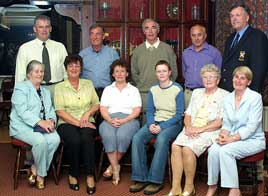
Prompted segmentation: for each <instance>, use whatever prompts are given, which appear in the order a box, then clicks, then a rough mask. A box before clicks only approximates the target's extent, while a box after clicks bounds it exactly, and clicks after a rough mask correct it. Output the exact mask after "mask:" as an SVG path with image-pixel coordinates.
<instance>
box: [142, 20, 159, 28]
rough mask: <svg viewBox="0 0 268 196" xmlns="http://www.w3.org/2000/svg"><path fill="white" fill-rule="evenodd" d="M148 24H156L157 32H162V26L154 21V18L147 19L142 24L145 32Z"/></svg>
mask: <svg viewBox="0 0 268 196" xmlns="http://www.w3.org/2000/svg"><path fill="white" fill-rule="evenodd" d="M148 22H154V23H155V26H156V28H157V30H158V31H159V30H160V25H159V23H158V22H156V21H155V20H154V19H152V18H146V19H145V20H144V21H143V23H142V30H143V31H144V30H145V25H146V23H148Z"/></svg>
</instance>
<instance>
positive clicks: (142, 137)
mask: <svg viewBox="0 0 268 196" xmlns="http://www.w3.org/2000/svg"><path fill="white" fill-rule="evenodd" d="M155 74H156V78H157V80H158V83H157V84H155V85H154V86H152V87H151V88H150V90H149V93H148V103H147V107H146V118H147V122H146V124H145V125H144V126H143V127H142V128H141V129H140V130H139V131H138V132H137V133H136V134H135V135H134V137H133V142H132V157H131V163H132V175H131V179H132V180H133V181H135V184H133V185H131V186H130V188H129V191H130V192H133V193H135V192H139V191H141V190H143V189H144V194H146V195H152V194H155V193H157V192H159V191H160V190H161V189H162V188H163V183H164V174H165V168H166V162H167V156H168V151H169V147H170V142H171V141H173V140H174V139H175V138H176V136H177V135H178V133H179V132H180V131H181V125H182V122H181V119H182V114H183V111H184V98H183V90H182V87H181V86H180V85H179V84H178V83H176V82H172V81H171V80H170V77H171V67H170V65H169V63H168V62H167V61H165V60H161V61H159V62H158V63H157V64H156V65H155ZM153 138H155V139H156V141H155V144H154V148H155V152H154V155H153V159H152V162H151V166H150V168H149V169H148V167H147V155H146V154H147V152H146V149H147V148H146V146H147V144H148V143H149V142H150V140H151V139H153Z"/></svg>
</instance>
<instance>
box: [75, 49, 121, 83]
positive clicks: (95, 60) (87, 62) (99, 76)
mask: <svg viewBox="0 0 268 196" xmlns="http://www.w3.org/2000/svg"><path fill="white" fill-rule="evenodd" d="M79 55H80V56H81V57H82V58H83V62H84V66H83V70H82V75H81V77H82V78H85V79H89V80H91V81H92V82H93V84H94V87H95V88H104V87H106V86H108V85H109V84H111V79H110V65H111V64H112V62H113V61H114V60H116V59H118V58H119V56H118V54H117V52H116V51H115V50H114V49H112V48H110V47H107V46H102V48H101V50H100V51H98V52H96V51H94V50H93V48H92V46H89V47H88V48H85V49H84V50H82V51H80V53H79Z"/></svg>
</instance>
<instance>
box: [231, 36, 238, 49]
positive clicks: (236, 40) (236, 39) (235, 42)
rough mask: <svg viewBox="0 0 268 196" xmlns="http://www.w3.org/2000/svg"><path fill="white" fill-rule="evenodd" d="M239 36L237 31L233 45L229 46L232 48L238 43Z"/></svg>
mask: <svg viewBox="0 0 268 196" xmlns="http://www.w3.org/2000/svg"><path fill="white" fill-rule="evenodd" d="M239 37H240V35H239V33H237V34H236V36H235V40H234V41H233V45H232V47H231V48H234V47H235V46H236V45H237V44H238V41H239Z"/></svg>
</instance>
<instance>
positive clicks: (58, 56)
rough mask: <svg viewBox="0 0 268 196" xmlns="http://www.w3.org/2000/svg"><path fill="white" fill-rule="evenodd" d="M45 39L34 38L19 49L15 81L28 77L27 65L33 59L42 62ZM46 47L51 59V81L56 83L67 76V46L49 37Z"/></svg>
mask: <svg viewBox="0 0 268 196" xmlns="http://www.w3.org/2000/svg"><path fill="white" fill-rule="evenodd" d="M42 44H43V41H41V40H39V39H37V38H36V39H34V40H32V41H29V42H26V43H25V44H23V45H21V46H20V48H19V51H18V55H17V60H16V74H15V81H16V82H19V81H23V80H25V79H26V67H27V65H28V63H29V62H30V61H32V60H37V61H40V62H42V51H43V47H44V46H43V45H42ZM46 47H47V50H48V54H49V60H50V71H51V80H50V81H49V82H51V83H55V82H59V81H62V80H63V79H64V78H66V77H67V74H66V71H65V67H64V60H65V57H66V56H67V55H68V54H67V51H66V48H65V46H64V45H63V44H62V43H60V42H56V41H54V40H51V39H48V40H47V41H46Z"/></svg>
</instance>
